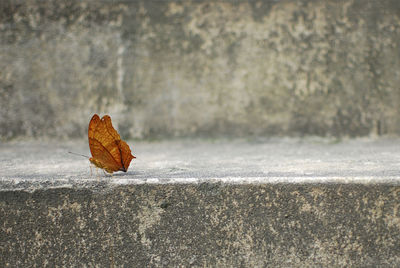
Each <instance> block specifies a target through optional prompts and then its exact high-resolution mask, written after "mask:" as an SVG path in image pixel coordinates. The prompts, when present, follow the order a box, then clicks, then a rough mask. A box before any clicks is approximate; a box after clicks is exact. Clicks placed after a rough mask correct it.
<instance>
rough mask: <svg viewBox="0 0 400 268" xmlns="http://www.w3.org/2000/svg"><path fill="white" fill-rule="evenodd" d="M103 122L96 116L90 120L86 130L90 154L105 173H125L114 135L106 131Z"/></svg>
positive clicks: (103, 119)
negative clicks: (119, 171) (120, 171)
mask: <svg viewBox="0 0 400 268" xmlns="http://www.w3.org/2000/svg"><path fill="white" fill-rule="evenodd" d="M110 120H111V119H110ZM105 121H106V119H105V118H104V117H103V118H102V119H101V120H100V118H99V116H98V115H97V114H95V115H94V116H93V117H92V119H91V120H90V123H89V130H88V136H89V148H90V152H91V153H92V156H93V158H94V161H95V162H98V163H100V167H101V168H104V169H105V170H106V171H108V172H113V171H118V170H122V171H125V168H124V166H123V164H122V158H121V153H120V149H119V147H118V142H116V140H115V133H110V132H109V131H108V128H107V126H106V122H105ZM114 131H115V130H114ZM117 135H118V133H117ZM118 136H119V135H118ZM92 162H93V161H92Z"/></svg>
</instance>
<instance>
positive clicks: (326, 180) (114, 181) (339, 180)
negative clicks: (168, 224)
mask: <svg viewBox="0 0 400 268" xmlns="http://www.w3.org/2000/svg"><path fill="white" fill-rule="evenodd" d="M201 183H211V184H234V185H254V184H274V185H275V184H306V185H319V184H360V185H383V184H384V185H388V186H400V178H399V177H385V178H380V179H377V178H376V177H368V176H364V177H340V176H335V177H301V176H299V177H246V178H243V177H222V178H195V177H191V178H163V179H160V178H151V177H150V178H141V179H132V178H129V179H121V178H113V177H106V178H105V177H102V178H54V179H47V178H34V179H32V178H30V179H24V178H0V192H5V191H26V192H33V191H36V190H39V189H40V190H46V189H55V188H82V189H92V190H95V191H106V190H107V189H112V188H115V187H119V186H125V185H142V184H148V185H160V184H161V185H167V184H201Z"/></svg>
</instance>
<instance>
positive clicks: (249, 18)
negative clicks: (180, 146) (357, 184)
mask: <svg viewBox="0 0 400 268" xmlns="http://www.w3.org/2000/svg"><path fill="white" fill-rule="evenodd" d="M399 109H400V2H399V1H397V0H387V1H378V0H349V1H336V0H335V1H333V0H332V1H294V0H293V1H289V0H287V1H172V0H171V1H148V0H147V1H127V0H125V1H90V0H83V1H78V0H73V1H55V0H54V1H50V0H47V1H42V0H27V1H15V0H1V2H0V138H1V139H3V140H8V139H12V138H15V137H41V136H48V137H62V138H70V137H73V138H75V137H85V136H86V131H87V124H88V122H89V119H90V117H91V115H92V114H93V113H95V112H96V113H100V114H104V113H107V114H110V115H111V116H112V118H113V121H114V125H115V126H116V127H117V128H118V129H119V131H120V132H121V135H122V136H123V137H124V138H166V137H174V136H226V135H228V136H246V135H268V136H270V135H323V136H324V135H328V136H343V135H344V136H363V135H371V134H378V135H383V134H400V117H399Z"/></svg>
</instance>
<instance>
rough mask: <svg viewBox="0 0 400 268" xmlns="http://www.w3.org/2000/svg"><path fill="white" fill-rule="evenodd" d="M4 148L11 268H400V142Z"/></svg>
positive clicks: (1, 220)
mask: <svg viewBox="0 0 400 268" xmlns="http://www.w3.org/2000/svg"><path fill="white" fill-rule="evenodd" d="M129 144H131V145H133V146H132V149H133V153H134V155H135V156H136V157H137V159H135V160H134V161H133V162H132V164H131V166H130V168H129V170H128V172H127V173H116V174H114V175H113V176H105V175H104V174H103V172H101V171H100V172H97V174H96V172H95V171H93V173H92V174H91V172H90V167H89V161H88V160H87V159H85V158H81V157H78V156H75V155H71V154H68V151H74V152H77V153H83V154H87V155H89V152H88V148H87V147H88V146H87V144H86V143H84V142H81V141H69V142H62V143H57V142H18V143H7V144H1V145H0V180H1V181H0V228H1V239H0V240H1V244H0V245H1V247H0V248H1V256H2V257H1V258H0V266H1V267H28V266H29V267H31V266H38V267H43V266H49V267H55V266H65V267H83V266H85V265H86V266H88V267H94V266H98V267H189V266H190V267H192V266H193V267H268V266H270V267H307V266H311V267H313V266H314V267H321V266H324V267H327V266H330V267H349V266H361V267H368V266H369V267H376V266H379V267H395V266H399V265H400V209H399V208H400V175H399V171H400V140H399V139H379V140H373V139H358V140H348V141H342V142H334V141H332V140H327V139H317V138H315V139H313V138H309V139H306V140H297V139H283V138H282V139H268V140H218V141H213V140H174V141H163V142H139V143H135V142H129Z"/></svg>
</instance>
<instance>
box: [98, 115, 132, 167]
mask: <svg viewBox="0 0 400 268" xmlns="http://www.w3.org/2000/svg"><path fill="white" fill-rule="evenodd" d="M101 121H102V122H104V123H105V125H106V128H107V131H108V133H110V135H111V136H112V137H113V138H114V139H115V142H116V143H117V145H118V149H119V156H120V159H121V164H122V167H123V170H124V171H127V170H128V167H129V164H130V163H131V160H132V159H133V158H135V157H134V156H133V155H132V153H131V149H130V148H129V145H128V144H127V143H126V142H125V141H123V140H121V137H120V135H119V134H118V132H117V131H116V130H115V129H114V127H113V125H112V123H111V117H110V116H108V115H105V116H103V118H102V119H101Z"/></svg>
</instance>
